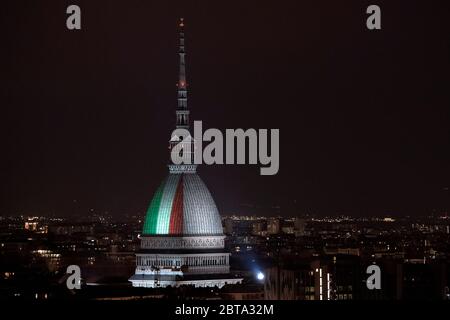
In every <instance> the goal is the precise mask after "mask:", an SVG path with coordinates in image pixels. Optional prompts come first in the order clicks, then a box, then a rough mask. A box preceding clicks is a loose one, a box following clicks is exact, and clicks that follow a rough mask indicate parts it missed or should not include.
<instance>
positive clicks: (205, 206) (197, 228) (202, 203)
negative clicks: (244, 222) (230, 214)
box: [183, 174, 223, 235]
mask: <svg viewBox="0 0 450 320" xmlns="http://www.w3.org/2000/svg"><path fill="white" fill-rule="evenodd" d="M183 209H184V210H183V219H184V225H183V234H185V235H202V234H204V235H207V234H222V233H223V229H222V221H221V219H220V215H219V211H218V210H217V207H216V204H215V203H214V200H213V198H212V196H211V193H210V192H209V190H208V188H207V187H206V185H205V184H204V183H203V181H202V180H201V178H200V177H199V176H198V175H197V174H186V175H184V177H183Z"/></svg>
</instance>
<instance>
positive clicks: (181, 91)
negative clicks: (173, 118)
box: [176, 18, 189, 129]
mask: <svg viewBox="0 0 450 320" xmlns="http://www.w3.org/2000/svg"><path fill="white" fill-rule="evenodd" d="M178 26H179V28H180V31H179V32H180V44H179V50H178V55H179V58H180V71H179V75H178V84H177V86H178V107H177V111H176V114H177V128H184V129H189V110H188V108H187V83H186V60H185V56H186V52H185V48H184V19H183V18H180V23H179V25H178Z"/></svg>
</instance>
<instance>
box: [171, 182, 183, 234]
mask: <svg viewBox="0 0 450 320" xmlns="http://www.w3.org/2000/svg"><path fill="white" fill-rule="evenodd" d="M182 233H183V175H181V177H180V179H179V180H178V186H177V190H176V192H175V196H174V198H173V204H172V211H171V213H170V223H169V234H182Z"/></svg>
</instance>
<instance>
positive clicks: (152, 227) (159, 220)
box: [142, 174, 180, 235]
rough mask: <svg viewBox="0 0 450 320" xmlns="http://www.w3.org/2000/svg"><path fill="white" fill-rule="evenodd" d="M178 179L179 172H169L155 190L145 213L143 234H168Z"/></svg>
mask: <svg viewBox="0 0 450 320" xmlns="http://www.w3.org/2000/svg"><path fill="white" fill-rule="evenodd" d="M179 181H180V175H179V174H169V176H168V177H167V178H166V179H165V180H164V181H163V183H161V185H160V186H159V188H158V189H157V190H156V192H155V194H154V196H153V199H152V201H151V203H150V206H149V207H148V210H147V213H146V215H145V222H144V228H143V230H142V233H143V234H148V235H154V234H169V230H170V215H171V213H172V206H173V202H174V199H175V193H176V191H177V186H178V183H179Z"/></svg>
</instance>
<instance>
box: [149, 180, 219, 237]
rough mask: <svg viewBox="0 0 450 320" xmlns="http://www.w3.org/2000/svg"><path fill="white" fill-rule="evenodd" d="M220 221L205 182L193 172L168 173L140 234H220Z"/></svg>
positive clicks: (151, 204)
mask: <svg viewBox="0 0 450 320" xmlns="http://www.w3.org/2000/svg"><path fill="white" fill-rule="evenodd" d="M222 234H223V230H222V222H221V219H220V215H219V212H218V210H217V207H216V204H215V203H214V200H213V198H212V196H211V193H210V192H209V190H208V188H207V187H206V185H205V184H204V183H203V181H202V180H201V178H200V177H199V176H198V175H197V174H196V173H170V174H169V175H168V176H167V177H166V178H165V179H164V180H163V182H162V183H161V185H160V186H159V188H158V189H157V190H156V192H155V194H154V196H153V199H152V201H151V203H150V206H149V208H148V210H147V214H146V217H145V223H144V228H143V235H144V236H146V235H148V236H151V235H174V236H175V235H183V236H206V235H222Z"/></svg>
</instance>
